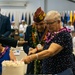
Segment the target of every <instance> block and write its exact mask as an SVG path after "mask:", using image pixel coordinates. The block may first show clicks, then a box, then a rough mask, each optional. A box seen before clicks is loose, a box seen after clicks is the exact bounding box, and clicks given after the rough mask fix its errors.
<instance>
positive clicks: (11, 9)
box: [0, 0, 44, 25]
mask: <svg viewBox="0 0 75 75" xmlns="http://www.w3.org/2000/svg"><path fill="white" fill-rule="evenodd" d="M7 1H8V0H0V2H7ZM9 1H10V3H12V2H13V1H15V2H17V3H18V2H20V1H21V2H22V4H23V2H24V1H27V6H26V7H23V6H22V7H20V6H19V7H17V6H7V7H5V6H1V13H2V14H4V15H7V16H8V13H11V14H10V16H12V14H14V16H15V22H16V25H18V24H19V21H21V16H22V13H24V15H25V13H27V19H29V13H30V14H31V20H32V22H33V18H32V17H33V15H32V14H33V13H34V11H35V10H36V9H37V8H38V7H40V6H41V7H42V9H44V0H38V1H36V0H12V1H11V0H9ZM17 3H16V4H17ZM27 23H28V21H27Z"/></svg>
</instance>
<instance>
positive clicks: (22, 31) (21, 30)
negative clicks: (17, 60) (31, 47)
mask: <svg viewBox="0 0 75 75" xmlns="http://www.w3.org/2000/svg"><path fill="white" fill-rule="evenodd" d="M27 26H28V25H27V24H26V22H25V20H22V23H21V24H20V25H19V35H20V37H23V38H24V34H25V32H26V28H27Z"/></svg>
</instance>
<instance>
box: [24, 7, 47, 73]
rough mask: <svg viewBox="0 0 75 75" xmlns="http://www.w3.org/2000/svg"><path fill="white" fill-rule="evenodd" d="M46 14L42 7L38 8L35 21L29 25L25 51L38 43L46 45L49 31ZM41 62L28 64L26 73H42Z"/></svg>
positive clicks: (34, 17)
mask: <svg viewBox="0 0 75 75" xmlns="http://www.w3.org/2000/svg"><path fill="white" fill-rule="evenodd" d="M45 15H46V14H45V12H44V11H43V10H42V9H41V7H39V8H37V10H36V11H35V13H34V16H33V20H34V23H33V24H32V25H30V26H28V27H27V30H26V33H25V40H26V41H28V43H27V44H24V45H23V49H24V52H25V53H27V54H28V52H29V51H31V50H32V49H34V48H36V46H37V45H38V44H41V45H42V46H44V40H45V35H46V33H47V25H46V24H45V22H44V18H45ZM35 50H36V49H35ZM36 63H37V64H36ZM41 63H42V62H41V61H33V62H31V63H30V64H28V66H27V73H26V74H35V73H36V74H40V73H41V69H40V68H41ZM34 69H35V70H34Z"/></svg>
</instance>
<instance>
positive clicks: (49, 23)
mask: <svg viewBox="0 0 75 75" xmlns="http://www.w3.org/2000/svg"><path fill="white" fill-rule="evenodd" d="M55 22H57V20H55V21H53V22H46V23H47V24H48V25H51V24H54V23H55Z"/></svg>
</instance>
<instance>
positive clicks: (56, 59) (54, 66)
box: [22, 10, 75, 75]
mask: <svg viewBox="0 0 75 75" xmlns="http://www.w3.org/2000/svg"><path fill="white" fill-rule="evenodd" d="M45 22H46V23H47V26H48V28H49V29H48V30H49V32H48V35H47V38H46V41H45V45H44V48H43V50H40V51H41V52H39V50H36V51H35V50H32V51H31V52H30V53H29V54H32V53H35V52H38V53H35V54H32V55H29V56H25V57H24V58H22V61H24V62H25V63H27V64H29V63H31V62H32V61H33V60H36V59H37V60H42V59H43V62H42V65H43V66H42V74H57V75H73V73H74V75H75V63H74V58H73V53H72V52H73V43H72V37H71V35H70V30H69V29H67V28H66V27H63V26H62V25H61V16H60V13H59V12H58V11H55V10H52V11H49V12H48V13H47V15H46V17H45ZM66 73H67V74H66ZM70 73H71V74H70Z"/></svg>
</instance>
